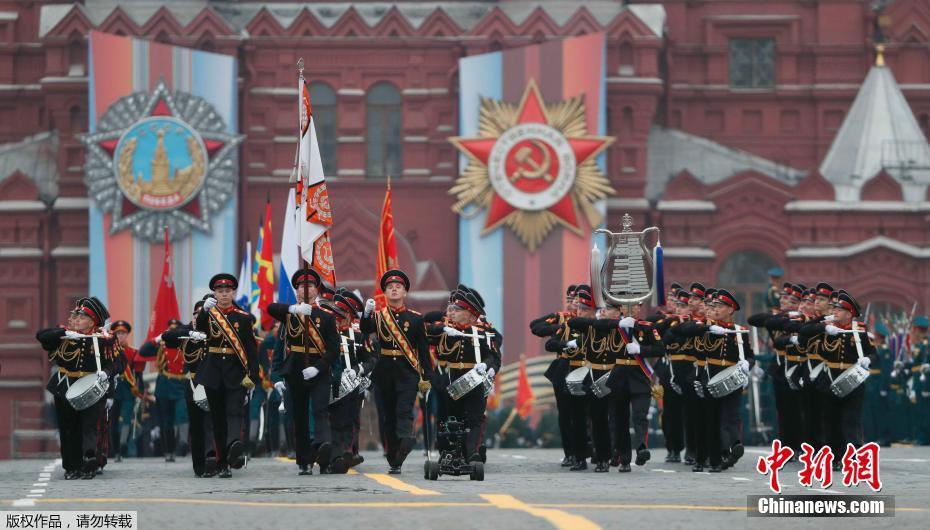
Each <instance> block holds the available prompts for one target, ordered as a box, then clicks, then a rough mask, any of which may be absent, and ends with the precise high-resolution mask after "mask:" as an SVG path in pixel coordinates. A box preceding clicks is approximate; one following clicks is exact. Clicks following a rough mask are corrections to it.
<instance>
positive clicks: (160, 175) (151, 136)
mask: <svg viewBox="0 0 930 530" xmlns="http://www.w3.org/2000/svg"><path fill="white" fill-rule="evenodd" d="M226 131H227V130H226V124H225V123H224V121H223V118H222V117H221V116H220V115H219V113H218V112H217V111H216V109H215V108H214V107H213V105H211V104H210V103H209V102H207V101H206V100H204V99H203V98H201V97H198V96H194V95H192V94H188V93H186V92H180V91H175V92H172V91H170V90H168V88H167V86H166V85H165V84H164V82H159V83H158V85H157V86H156V87H155V89H154V90H153V91H152V92H151V93H147V92H136V93H134V94H132V95H129V96H125V97H123V98H120V99H119V100H118V101H117V102H116V103H114V104H113V105H112V106H111V107H110V108H109V109H107V111H106V112H105V113H104V115H103V116H102V117H101V118H100V121H99V122H98V124H97V132H95V133H93V134H87V135H84V136H82V138H81V140H82V141H83V143H84V146H85V148H86V149H87V157H86V161H85V163H84V171H85V177H84V179H85V183H86V184H87V189H88V191H89V193H90V196H91V197H92V198H93V199H94V201H95V202H96V204H97V205H98V206H99V207H100V209H102V210H103V211H104V212H105V213H109V214H110V215H111V220H110V233H111V234H115V233H117V232H120V231H122V230H124V229H126V228H131V229H132V233H133V235H135V236H136V237H138V238H140V239H144V240H148V241H153V242H154V241H159V240H160V239H161V237H162V234H163V230H164V228H165V227H167V229H168V233H169V237H170V238H171V239H172V240H176V239H180V238H183V237H185V236H187V235H188V234H190V232H191V229H192V228H196V229H197V230H200V231H202V232H206V233H209V232H210V217H211V216H212V215H213V214H215V213H216V212H218V211H219V210H221V209H222V208H223V207H224V206H225V205H226V204H227V202H228V201H229V200H230V198H231V197H232V195H233V193H235V190H236V188H237V183H238V179H239V157H238V145H239V143H240V142H241V141H242V136H238V135H234V134H229V133H228V132H226Z"/></svg>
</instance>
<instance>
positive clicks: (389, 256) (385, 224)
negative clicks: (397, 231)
mask: <svg viewBox="0 0 930 530" xmlns="http://www.w3.org/2000/svg"><path fill="white" fill-rule="evenodd" d="M377 259H378V263H377V276H376V277H375V296H374V298H375V302H377V304H378V306H377V307H378V309H381V308H383V307H384V305H385V301H384V293H382V292H381V276H383V275H384V273H385V272H387V271H389V270H390V269H396V268H397V266H398V265H397V242H396V241H395V240H394V214H393V213H392V212H391V179H390V177H389V178H388V185H387V191H386V192H385V193H384V205H383V206H381V224H380V225H379V228H378V256H377Z"/></svg>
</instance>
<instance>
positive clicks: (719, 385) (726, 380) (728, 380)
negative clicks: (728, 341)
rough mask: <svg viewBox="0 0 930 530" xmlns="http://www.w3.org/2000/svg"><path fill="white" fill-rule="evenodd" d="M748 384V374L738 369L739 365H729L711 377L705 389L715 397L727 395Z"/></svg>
mask: <svg viewBox="0 0 930 530" xmlns="http://www.w3.org/2000/svg"><path fill="white" fill-rule="evenodd" d="M747 384H749V376H747V375H746V374H745V373H743V371H742V370H740V369H739V366H730V367H729V368H725V369H724V370H723V371H721V372H720V373H718V374H717V375H715V376H714V377H712V378H711V380H710V381H708V382H707V391H708V392H710V395H711V396H713V397H715V398H722V397H724V396H728V395H730V394H732V393H733V392H736V391H737V390H739V389H741V388H743V387H745V386H746V385H747Z"/></svg>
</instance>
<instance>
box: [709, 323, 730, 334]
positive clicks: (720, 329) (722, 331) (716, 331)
mask: <svg viewBox="0 0 930 530" xmlns="http://www.w3.org/2000/svg"><path fill="white" fill-rule="evenodd" d="M710 332H711V333H713V334H714V335H726V333H727V330H726V328H723V327H720V326H718V325H717V324H714V325H713V326H711V327H710Z"/></svg>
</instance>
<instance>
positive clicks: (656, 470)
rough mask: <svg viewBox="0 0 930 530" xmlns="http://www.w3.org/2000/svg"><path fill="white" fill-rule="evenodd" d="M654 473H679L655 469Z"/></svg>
mask: <svg viewBox="0 0 930 530" xmlns="http://www.w3.org/2000/svg"><path fill="white" fill-rule="evenodd" d="M652 471H655V472H656V473H678V472H677V471H675V470H673V469H653V470H652Z"/></svg>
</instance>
